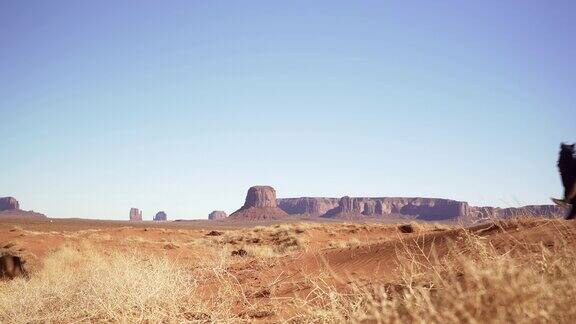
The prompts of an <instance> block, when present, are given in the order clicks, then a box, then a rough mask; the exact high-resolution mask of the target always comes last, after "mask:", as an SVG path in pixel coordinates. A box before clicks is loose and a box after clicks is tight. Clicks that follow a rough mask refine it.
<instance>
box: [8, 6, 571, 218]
mask: <svg viewBox="0 0 576 324" xmlns="http://www.w3.org/2000/svg"><path fill="white" fill-rule="evenodd" d="M575 62H576V2H575V1H476V2H474V3H472V2H470V1H456V0H454V1H418V2H416V1H414V2H412V1H90V2H87V1H2V2H0V122H1V125H0V141H1V145H0V170H2V172H1V176H0V196H7V195H10V196H15V197H17V198H18V199H19V200H20V201H21V204H22V206H23V207H24V208H25V209H34V210H36V211H40V212H44V213H46V214H47V215H49V216H52V217H86V218H108V219H126V218H127V216H128V211H129V209H130V207H138V208H141V209H142V210H143V213H144V217H145V218H148V219H150V218H151V217H152V215H153V214H154V213H156V212H157V211H158V210H166V211H167V213H168V215H169V217H170V218H172V219H174V218H205V217H206V215H207V214H208V213H209V212H210V211H212V210H214V209H223V210H225V211H227V212H232V211H234V210H235V209H236V208H238V207H239V206H240V205H242V203H243V200H244V196H245V193H246V190H247V188H248V187H249V186H251V185H256V184H269V185H272V186H274V187H275V188H276V190H277V192H278V195H279V196H280V197H294V196H333V197H339V196H343V195H351V196H425V197H445V198H452V199H458V200H465V201H469V202H471V203H472V204H475V205H495V206H516V205H518V204H539V203H548V202H549V200H548V198H549V197H550V196H559V195H560V193H561V185H560V180H559V176H558V173H557V170H556V166H555V163H556V158H557V152H558V146H559V143H560V142H561V141H576V120H575V119H576V118H575V117H576V116H575V113H576V64H575Z"/></svg>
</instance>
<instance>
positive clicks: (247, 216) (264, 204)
mask: <svg viewBox="0 0 576 324" xmlns="http://www.w3.org/2000/svg"><path fill="white" fill-rule="evenodd" d="M286 216H288V214H287V213H286V212H285V211H283V210H282V209H280V208H278V206H277V202H276V190H274V188H272V187H270V186H255V187H251V188H250V189H248V193H247V194H246V201H245V202H244V206H242V208H240V209H238V210H237V211H235V212H234V213H232V214H231V215H230V216H229V217H228V219H232V220H248V221H255V220H268V219H277V218H283V217H286Z"/></svg>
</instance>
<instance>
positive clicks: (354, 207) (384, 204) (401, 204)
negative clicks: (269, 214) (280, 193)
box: [278, 196, 566, 220]
mask: <svg viewBox="0 0 576 324" xmlns="http://www.w3.org/2000/svg"><path fill="white" fill-rule="evenodd" d="M278 206H279V207H280V208H282V210H284V211H285V212H287V213H288V214H290V215H310V216H320V217H326V218H340V219H358V218H366V217H409V218H417V219H422V220H455V219H464V220H470V219H478V218H490V217H494V218H511V217H518V216H527V215H531V216H544V217H562V216H563V215H564V214H565V213H566V211H565V210H564V209H562V208H561V207H558V206H555V205H536V206H524V207H518V208H495V207H472V206H469V204H468V203H467V202H463V201H456V200H450V199H439V198H401V197H398V198H395V197H378V198H368V197H348V196H345V197H342V198H340V199H337V198H313V197H302V198H282V199H278Z"/></svg>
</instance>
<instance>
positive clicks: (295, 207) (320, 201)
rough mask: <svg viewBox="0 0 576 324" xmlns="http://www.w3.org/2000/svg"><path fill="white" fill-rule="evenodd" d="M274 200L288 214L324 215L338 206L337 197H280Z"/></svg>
mask: <svg viewBox="0 0 576 324" xmlns="http://www.w3.org/2000/svg"><path fill="white" fill-rule="evenodd" d="M276 201H277V203H278V207H280V209H282V210H283V211H285V212H287V213H288V214H290V215H296V214H302V215H310V216H320V215H324V214H325V213H326V212H327V211H329V210H330V209H334V208H336V207H338V199H337V198H320V197H302V198H280V199H277V200H276Z"/></svg>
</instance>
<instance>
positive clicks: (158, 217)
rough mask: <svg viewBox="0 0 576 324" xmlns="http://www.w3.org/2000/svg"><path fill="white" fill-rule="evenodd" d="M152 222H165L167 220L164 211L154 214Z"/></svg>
mask: <svg viewBox="0 0 576 324" xmlns="http://www.w3.org/2000/svg"><path fill="white" fill-rule="evenodd" d="M154 220H155V221H159V222H160V221H167V220H168V215H166V213H165V212H164V211H159V212H157V213H156V215H154Z"/></svg>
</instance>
